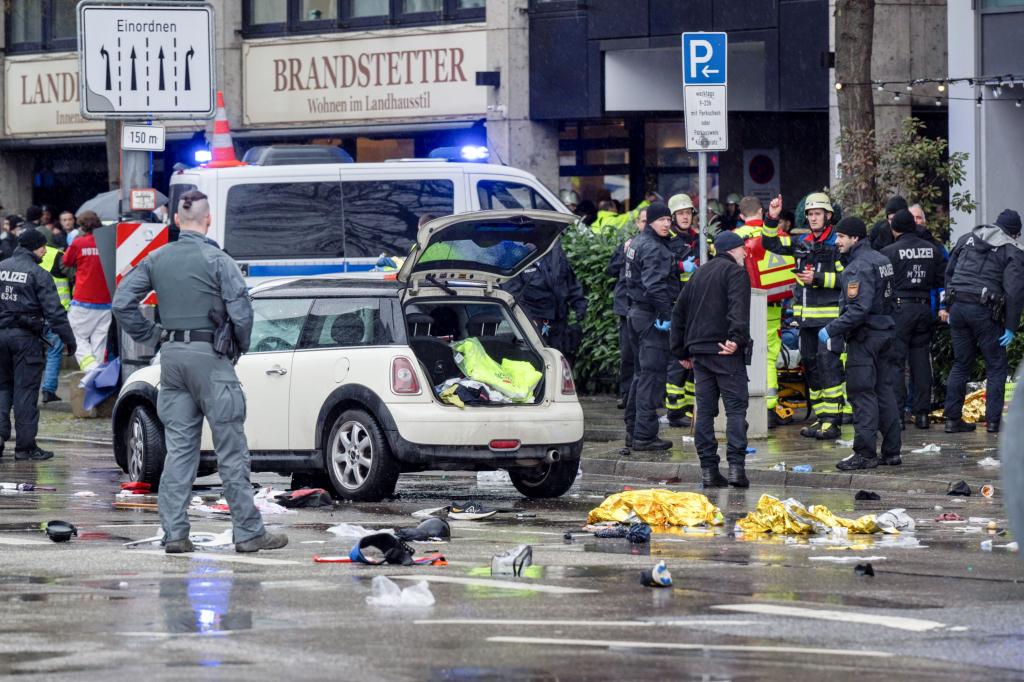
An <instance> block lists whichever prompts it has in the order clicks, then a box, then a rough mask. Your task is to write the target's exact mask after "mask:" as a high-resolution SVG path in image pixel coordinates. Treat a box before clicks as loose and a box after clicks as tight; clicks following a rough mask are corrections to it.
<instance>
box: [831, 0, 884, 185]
mask: <svg viewBox="0 0 1024 682" xmlns="http://www.w3.org/2000/svg"><path fill="white" fill-rule="evenodd" d="M835 22H836V31H835V35H836V83H842V85H843V87H842V88H841V89H839V90H838V91H837V93H836V97H837V99H838V102H839V130H840V135H841V136H842V138H841V139H842V143H841V147H842V154H843V160H844V162H847V163H854V164H855V165H856V166H857V167H858V170H859V171H860V172H862V173H863V177H862V178H858V179H857V181H855V182H852V183H851V184H852V188H851V189H852V190H853V200H854V202H855V203H857V204H866V203H872V202H874V200H875V191H874V189H875V162H874V154H868V155H867V156H868V157H870V158H867V159H865V158H857V159H854V158H852V157H854V156H858V157H859V156H861V155H863V151H864V145H863V144H858V143H857V141H858V140H860V141H865V142H866V141H871V142H873V141H874V134H875V133H874V130H875V101H874V92H873V88H872V86H871V52H872V46H873V42H874V40H873V39H874V28H875V0H836V14H835ZM870 147H871V148H872V149H874V147H875V145H874V144H871V145H870ZM858 149H859V150H860V151H859V152H858ZM850 180H853V178H850Z"/></svg>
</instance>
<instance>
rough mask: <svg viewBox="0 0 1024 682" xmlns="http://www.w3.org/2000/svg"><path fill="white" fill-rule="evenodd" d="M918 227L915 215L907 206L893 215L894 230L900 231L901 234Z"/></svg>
mask: <svg viewBox="0 0 1024 682" xmlns="http://www.w3.org/2000/svg"><path fill="white" fill-rule="evenodd" d="M916 229H917V223H915V222H914V215H913V214H912V213H911V212H910V211H908V210H907V209H905V208H901V209H900V210H898V211H896V215H894V216H893V217H892V231H893V232H899V233H900V234H906V233H907V232H913V231H914V230H916Z"/></svg>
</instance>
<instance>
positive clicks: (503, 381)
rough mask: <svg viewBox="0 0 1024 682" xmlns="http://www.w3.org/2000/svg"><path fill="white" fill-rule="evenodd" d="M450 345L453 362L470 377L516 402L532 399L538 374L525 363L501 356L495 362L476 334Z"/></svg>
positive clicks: (531, 366) (539, 374) (539, 377)
mask: <svg viewBox="0 0 1024 682" xmlns="http://www.w3.org/2000/svg"><path fill="white" fill-rule="evenodd" d="M452 348H453V349H454V350H455V364H456V365H458V366H459V369H461V370H462V373H463V374H465V375H466V376H467V377H469V378H470V379H474V380H476V381H479V382H480V383H483V384H487V385H488V386H489V387H490V388H493V389H494V390H496V391H498V392H499V393H501V394H502V395H505V396H507V397H509V398H511V399H512V400H514V401H516V402H529V401H531V400H533V389H534V388H535V387H536V386H537V383H538V382H540V380H541V376H542V375H541V373H540V372H538V371H537V370H536V369H534V367H533V365H531V364H530V363H529V362H526V361H523V360H507V359H503V360H502V361H501V364H500V365H499V364H498V363H497V362H495V361H494V359H493V358H492V357H491V356H490V355H488V354H487V351H486V350H484V346H483V344H482V343H480V339H478V338H476V337H473V338H469V339H463V340H462V341H459V342H457V343H454V344H452Z"/></svg>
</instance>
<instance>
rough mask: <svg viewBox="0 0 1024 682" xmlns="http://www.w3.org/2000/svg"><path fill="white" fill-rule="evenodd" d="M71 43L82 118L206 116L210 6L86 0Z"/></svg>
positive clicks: (210, 86) (210, 79) (209, 106)
mask: <svg viewBox="0 0 1024 682" xmlns="http://www.w3.org/2000/svg"><path fill="white" fill-rule="evenodd" d="M78 45H79V64H80V69H81V74H80V78H79V83H80V88H81V106H82V116H84V117H85V118H139V117H148V118H157V119H161V118H164V119H166V118H198V117H202V118H209V117H212V116H213V112H214V109H215V106H214V99H213V93H214V49H213V46H214V43H213V9H212V8H211V7H210V5H208V4H197V3H183V2H178V1H174V2H170V1H166V0H165V1H163V2H161V1H160V0H151V1H148V2H147V3H146V4H144V5H142V4H139V3H128V2H109V1H107V2H103V1H102V0H97V1H95V2H93V1H90V0H86V2H82V3H79V6H78Z"/></svg>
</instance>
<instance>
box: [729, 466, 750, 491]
mask: <svg viewBox="0 0 1024 682" xmlns="http://www.w3.org/2000/svg"><path fill="white" fill-rule="evenodd" d="M729 485H731V486H732V487H733V488H749V487H750V479H748V478H747V472H746V470H745V468H744V467H743V465H742V464H730V465H729Z"/></svg>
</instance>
